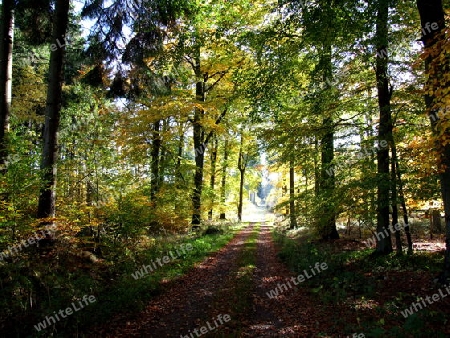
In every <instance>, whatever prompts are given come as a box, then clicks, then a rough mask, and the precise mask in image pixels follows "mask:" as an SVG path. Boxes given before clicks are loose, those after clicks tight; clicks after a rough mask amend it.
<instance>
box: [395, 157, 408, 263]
mask: <svg viewBox="0 0 450 338" xmlns="http://www.w3.org/2000/svg"><path fill="white" fill-rule="evenodd" d="M394 161H395V167H396V172H397V182H398V192H399V196H400V202H401V204H402V210H403V221H404V223H405V234H406V241H407V243H408V254H409V255H410V254H412V252H413V242H412V239H411V232H410V231H409V230H410V229H409V225H408V224H409V222H408V210H407V209H406V202H405V194H404V193H403V182H402V174H401V172H400V166H399V165H398V159H397V157H395V158H394Z"/></svg>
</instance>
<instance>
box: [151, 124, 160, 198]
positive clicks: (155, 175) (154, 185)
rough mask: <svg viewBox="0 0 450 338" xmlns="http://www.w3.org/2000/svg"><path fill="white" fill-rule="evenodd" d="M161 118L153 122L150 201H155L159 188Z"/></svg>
mask: <svg viewBox="0 0 450 338" xmlns="http://www.w3.org/2000/svg"><path fill="white" fill-rule="evenodd" d="M160 133H161V120H158V121H156V122H154V123H153V135H152V148H151V157H152V163H151V166H150V168H151V177H150V184H151V187H150V201H152V202H154V201H155V197H156V194H157V193H158V190H159V183H160V180H159V176H160V174H159V159H160V157H159V155H160V151H161V134H160Z"/></svg>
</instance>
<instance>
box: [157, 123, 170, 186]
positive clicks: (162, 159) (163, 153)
mask: <svg viewBox="0 0 450 338" xmlns="http://www.w3.org/2000/svg"><path fill="white" fill-rule="evenodd" d="M168 128H169V121H168V119H165V120H162V132H160V133H159V147H160V151H159V177H158V190H159V189H161V187H162V185H163V183H164V172H165V168H166V156H167V151H166V147H163V146H162V145H163V143H164V140H163V135H165V134H167V130H168Z"/></svg>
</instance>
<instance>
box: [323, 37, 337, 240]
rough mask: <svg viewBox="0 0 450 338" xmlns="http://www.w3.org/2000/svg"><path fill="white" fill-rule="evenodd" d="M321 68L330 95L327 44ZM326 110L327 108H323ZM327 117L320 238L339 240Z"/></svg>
mask: <svg viewBox="0 0 450 338" xmlns="http://www.w3.org/2000/svg"><path fill="white" fill-rule="evenodd" d="M322 67H323V81H324V82H325V83H326V91H324V93H328V94H330V90H331V85H330V84H331V83H332V76H333V74H332V63H331V45H329V44H327V45H325V46H324V50H323V56H322ZM324 108H325V109H328V108H329V107H324ZM325 114H326V115H327V116H325V117H324V118H323V121H322V128H323V135H322V140H321V146H322V151H321V155H322V170H321V177H320V182H321V185H320V194H321V195H322V197H323V199H322V200H323V201H325V203H324V206H323V215H322V220H321V222H323V223H322V227H323V232H322V238H324V239H339V233H338V232H337V229H336V213H335V208H334V206H333V204H334V203H333V202H332V201H333V199H334V189H335V185H336V183H335V181H336V178H335V173H334V170H331V175H330V174H329V173H328V172H327V169H331V168H332V165H333V160H334V125H333V119H332V117H331V115H332V113H331V112H326V113H325Z"/></svg>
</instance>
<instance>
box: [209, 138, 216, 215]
mask: <svg viewBox="0 0 450 338" xmlns="http://www.w3.org/2000/svg"><path fill="white" fill-rule="evenodd" d="M213 138H214V140H213V143H214V145H213V147H212V150H211V179H210V181H209V187H210V188H211V191H212V193H213V198H212V204H213V205H214V188H215V185H216V162H217V137H216V136H215V135H214V136H213ZM212 216H213V207H211V209H210V210H209V211H208V219H209V220H212Z"/></svg>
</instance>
